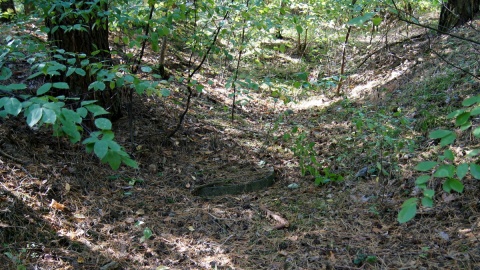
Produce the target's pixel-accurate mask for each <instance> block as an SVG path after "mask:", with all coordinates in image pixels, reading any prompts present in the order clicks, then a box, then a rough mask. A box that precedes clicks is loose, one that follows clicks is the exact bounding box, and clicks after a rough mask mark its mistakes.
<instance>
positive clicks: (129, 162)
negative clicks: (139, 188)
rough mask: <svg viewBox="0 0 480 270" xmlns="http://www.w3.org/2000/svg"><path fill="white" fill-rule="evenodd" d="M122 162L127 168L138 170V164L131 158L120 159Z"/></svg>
mask: <svg viewBox="0 0 480 270" xmlns="http://www.w3.org/2000/svg"><path fill="white" fill-rule="evenodd" d="M122 162H123V163H124V164H125V165H127V166H129V167H132V168H134V169H137V168H138V164H137V162H136V161H135V160H133V159H131V158H127V157H122Z"/></svg>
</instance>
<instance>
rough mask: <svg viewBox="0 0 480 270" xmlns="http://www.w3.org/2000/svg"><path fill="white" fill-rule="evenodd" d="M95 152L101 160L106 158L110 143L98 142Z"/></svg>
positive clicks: (94, 148)
mask: <svg viewBox="0 0 480 270" xmlns="http://www.w3.org/2000/svg"><path fill="white" fill-rule="evenodd" d="M93 152H94V153H95V155H97V157H99V158H100V159H102V158H104V157H105V155H106V154H107V152H108V141H105V140H100V141H97V142H96V143H95V146H94V147H93Z"/></svg>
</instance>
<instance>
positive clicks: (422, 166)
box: [415, 161, 438, 172]
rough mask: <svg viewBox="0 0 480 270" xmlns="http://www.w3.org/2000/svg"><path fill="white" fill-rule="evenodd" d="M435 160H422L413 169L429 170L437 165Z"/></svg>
mask: <svg viewBox="0 0 480 270" xmlns="http://www.w3.org/2000/svg"><path fill="white" fill-rule="evenodd" d="M437 164H438V163H437V162H435V161H422V162H420V163H418V165H417V166H415V170H417V171H421V172H425V171H428V170H431V169H432V168H433V167H435V166H437Z"/></svg>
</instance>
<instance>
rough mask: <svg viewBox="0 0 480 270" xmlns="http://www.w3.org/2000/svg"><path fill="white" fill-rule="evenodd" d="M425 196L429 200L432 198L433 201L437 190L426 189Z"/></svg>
mask: <svg viewBox="0 0 480 270" xmlns="http://www.w3.org/2000/svg"><path fill="white" fill-rule="evenodd" d="M423 196H425V197H427V198H430V199H433V196H435V190H433V189H425V190H424V191H423Z"/></svg>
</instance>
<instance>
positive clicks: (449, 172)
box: [433, 164, 455, 178]
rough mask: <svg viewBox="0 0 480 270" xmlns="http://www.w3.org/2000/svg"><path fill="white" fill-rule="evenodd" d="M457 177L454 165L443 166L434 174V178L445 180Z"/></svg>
mask: <svg viewBox="0 0 480 270" xmlns="http://www.w3.org/2000/svg"><path fill="white" fill-rule="evenodd" d="M454 175H455V166H453V165H452V164H442V165H440V166H439V167H438V169H437V170H436V171H435V173H434V174H433V176H434V177H438V178H444V177H453V176H454Z"/></svg>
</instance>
